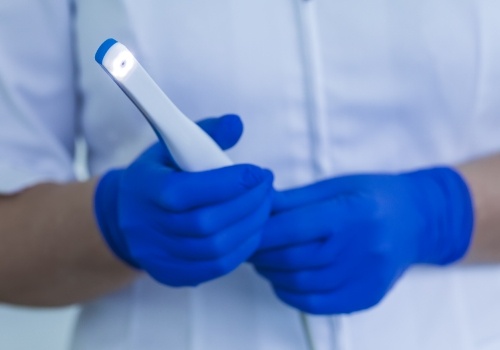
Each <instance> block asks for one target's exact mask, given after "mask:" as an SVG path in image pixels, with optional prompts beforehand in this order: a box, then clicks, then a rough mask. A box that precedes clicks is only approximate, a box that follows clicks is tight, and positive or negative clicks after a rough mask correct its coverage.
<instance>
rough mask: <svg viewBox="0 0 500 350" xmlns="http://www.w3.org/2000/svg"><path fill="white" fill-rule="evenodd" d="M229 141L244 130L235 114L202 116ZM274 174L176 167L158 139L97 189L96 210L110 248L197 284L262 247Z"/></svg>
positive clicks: (182, 282)
mask: <svg viewBox="0 0 500 350" xmlns="http://www.w3.org/2000/svg"><path fill="white" fill-rule="evenodd" d="M200 126H201V127H202V128H203V129H205V131H207V132H208V133H209V134H210V135H211V136H212V137H213V138H214V140H215V141H216V142H217V143H218V144H219V145H220V146H221V147H222V148H224V149H226V148H229V147H231V146H233V145H234V144H235V143H236V142H237V141H238V139H239V137H240V135H241V133H242V124H241V121H240V119H239V117H237V116H234V115H229V116H225V117H222V118H219V119H209V120H205V121H203V122H201V123H200ZM272 181H273V176H272V173H271V172H270V171H268V170H264V169H261V168H258V167H256V166H253V165H235V166H230V167H225V168H221V169H216V170H211V171H204V172H193V173H191V172H181V171H178V170H176V167H175V164H174V163H173V161H172V158H171V156H170V155H169V153H168V151H167V149H166V148H165V146H163V144H160V143H156V144H155V145H153V146H152V147H150V148H149V149H148V150H146V151H145V152H144V153H143V154H142V155H141V156H140V157H139V158H138V159H137V160H135V161H134V162H133V163H132V164H131V165H130V166H129V167H127V168H125V169H118V170H112V171H110V172H108V173H107V174H105V175H104V176H103V177H102V179H101V180H100V182H99V184H98V186H97V189H96V192H95V201H94V203H95V215H96V217H97V221H98V224H99V227H100V229H101V232H102V235H103V237H104V238H105V240H106V242H107V243H108V245H109V247H110V248H111V249H112V251H113V252H114V253H115V254H116V255H117V256H118V257H120V258H121V259H122V260H124V261H125V262H127V263H128V264H130V265H132V266H135V267H136V268H139V269H142V270H145V271H146V272H147V273H149V274H150V275H151V276H152V277H153V278H155V279H156V280H158V281H159V282H161V283H163V284H166V285H169V286H194V285H197V284H200V283H202V282H205V281H209V280H212V279H214V278H217V277H219V276H222V275H224V274H227V273H229V272H230V271H232V270H233V269H235V268H236V267H238V266H239V265H240V264H241V263H242V262H245V261H246V260H247V259H248V257H249V256H251V255H252V254H253V253H254V251H255V250H256V248H257V247H258V245H259V243H260V240H261V228H262V227H263V225H264V223H265V222H266V221H267V220H268V218H269V213H270V210H271V203H272V197H273V189H272Z"/></svg>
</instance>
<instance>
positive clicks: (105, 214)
mask: <svg viewBox="0 0 500 350" xmlns="http://www.w3.org/2000/svg"><path fill="white" fill-rule="evenodd" d="M121 175H122V170H111V171H109V172H108V173H106V174H105V175H104V176H103V177H102V178H101V179H100V180H99V183H98V184H97V186H96V190H95V194H94V214H95V217H96V221H97V224H98V226H99V229H100V231H101V234H102V237H103V238H104V240H105V241H106V243H107V245H108V247H109V248H110V249H111V251H112V252H113V253H114V254H115V255H116V256H117V257H118V258H120V259H121V260H123V261H124V262H126V263H127V264H128V265H130V266H132V267H134V268H138V266H137V264H136V263H135V262H134V261H133V260H132V258H131V257H130V254H129V249H128V247H127V243H126V242H125V239H124V238H123V235H122V234H121V231H120V229H119V227H118V195H119V186H120V181H121Z"/></svg>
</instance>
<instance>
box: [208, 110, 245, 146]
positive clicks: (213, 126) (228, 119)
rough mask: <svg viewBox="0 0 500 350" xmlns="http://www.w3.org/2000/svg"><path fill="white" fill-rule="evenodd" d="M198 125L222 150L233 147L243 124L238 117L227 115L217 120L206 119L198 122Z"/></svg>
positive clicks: (241, 131)
mask: <svg viewBox="0 0 500 350" xmlns="http://www.w3.org/2000/svg"><path fill="white" fill-rule="evenodd" d="M198 125H199V126H200V127H201V128H202V129H203V130H204V131H205V132H206V133H207V134H208V135H210V137H211V138H212V139H214V141H215V142H216V143H217V144H218V145H219V147H220V148H222V149H223V150H226V149H229V148H231V147H233V146H234V145H235V144H236V143H237V142H238V140H239V139H240V137H241V135H242V133H243V123H242V122H241V119H240V117H239V116H237V115H235V114H227V115H224V116H222V117H219V118H207V119H203V120H201V121H199V122H198Z"/></svg>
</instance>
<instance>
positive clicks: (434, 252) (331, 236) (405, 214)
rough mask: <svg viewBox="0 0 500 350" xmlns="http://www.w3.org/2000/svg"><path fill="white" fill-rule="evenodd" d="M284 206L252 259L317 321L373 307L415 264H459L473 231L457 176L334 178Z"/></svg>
mask: <svg viewBox="0 0 500 350" xmlns="http://www.w3.org/2000/svg"><path fill="white" fill-rule="evenodd" d="M275 201H276V202H275V204H274V209H273V211H274V213H273V216H272V218H271V219H270V221H269V222H268V223H267V224H266V226H265V228H264V231H263V236H262V243H261V247H260V248H259V251H258V252H257V253H256V254H255V255H254V256H253V257H252V258H251V261H252V262H253V264H254V265H255V267H256V269H257V271H258V272H259V273H260V274H261V275H262V276H264V277H265V278H266V279H268V280H269V281H270V282H271V284H272V286H273V288H274V290H275V293H276V294H277V296H278V297H279V298H280V299H281V300H282V301H284V302H285V303H287V304H289V305H291V306H294V307H296V308H298V309H300V310H303V311H306V312H309V313H313V314H337V313H350V312H354V311H358V310H362V309H366V308H369V307H371V306H373V305H375V304H377V303H378V302H379V301H380V300H381V299H382V298H383V297H384V295H385V294H386V293H387V292H388V291H389V289H390V288H391V287H392V286H393V284H394V283H395V282H396V280H397V279H398V278H399V277H400V276H401V275H402V274H403V272H404V271H405V270H406V269H407V268H408V267H409V266H411V265H413V264H435V265H446V264H449V263H452V262H454V261H457V260H458V259H460V258H461V257H463V256H464V254H465V252H466V251H467V248H468V246H469V242H470V239H471V233H472V227H473V210H472V204H471V198H470V194H469V191H468V188H467V186H466V184H465V183H464V181H463V180H462V178H461V177H460V176H459V175H458V174H457V173H456V172H455V171H454V170H452V169H450V168H433V169H428V170H422V171H417V172H411V173H405V174H401V175H355V176H345V177H339V178H333V179H330V180H326V181H323V182H319V183H316V184H313V185H310V186H307V187H303V188H299V189H294V190H289V191H284V192H280V193H276V194H275Z"/></svg>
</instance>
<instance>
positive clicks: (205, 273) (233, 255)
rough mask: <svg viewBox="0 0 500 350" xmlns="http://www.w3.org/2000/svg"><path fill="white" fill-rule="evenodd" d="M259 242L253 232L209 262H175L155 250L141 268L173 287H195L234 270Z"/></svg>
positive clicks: (176, 260) (258, 237) (257, 236)
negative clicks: (225, 253) (237, 244)
mask: <svg viewBox="0 0 500 350" xmlns="http://www.w3.org/2000/svg"><path fill="white" fill-rule="evenodd" d="M259 242H260V235H253V236H251V237H250V238H249V239H248V240H247V241H246V242H244V243H243V244H241V245H239V246H238V247H237V248H236V249H235V250H233V251H231V252H230V253H229V254H227V255H225V256H224V257H221V258H219V259H216V260H210V261H188V262H186V261H184V260H182V261H179V260H178V259H175V258H173V257H165V253H164V252H162V251H158V252H157V253H156V254H155V255H156V256H157V258H156V259H155V258H152V257H151V255H149V256H148V259H147V261H148V266H144V267H143V268H144V270H146V271H148V273H149V274H150V275H151V276H152V277H153V278H155V279H156V280H157V281H159V282H160V283H163V284H166V285H169V286H173V287H184V286H197V285H199V284H200V283H203V282H207V281H210V280H213V279H215V278H218V277H221V276H224V275H226V274H228V273H230V272H231V271H233V270H234V269H236V268H237V267H238V266H240V265H241V264H242V263H244V262H245V261H246V260H247V259H248V257H249V256H251V255H252V254H253V253H254V251H255V249H256V248H257V247H258V245H259ZM149 254H150V253H149ZM136 260H137V261H146V260H145V259H138V258H137V259H136Z"/></svg>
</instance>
